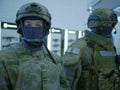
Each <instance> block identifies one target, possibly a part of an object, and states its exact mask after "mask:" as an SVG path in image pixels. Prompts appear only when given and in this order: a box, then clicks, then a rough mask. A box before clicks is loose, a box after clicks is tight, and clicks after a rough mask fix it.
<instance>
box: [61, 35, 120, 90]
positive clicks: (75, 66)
mask: <svg viewBox="0 0 120 90" xmlns="http://www.w3.org/2000/svg"><path fill="white" fill-rule="evenodd" d="M63 60H64V63H65V71H66V75H67V80H68V81H69V84H70V86H71V90H120V78H119V76H118V67H117V65H116V52H115V49H114V45H113V43H112V42H111V41H110V39H107V38H105V37H102V36H99V35H93V34H92V35H91V36H89V37H83V38H80V39H78V40H77V41H75V42H74V43H73V44H72V45H71V46H70V47H69V48H68V50H67V51H66V53H65V55H64V56H63Z"/></svg>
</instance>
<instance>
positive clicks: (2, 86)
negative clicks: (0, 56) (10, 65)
mask: <svg viewBox="0 0 120 90" xmlns="http://www.w3.org/2000/svg"><path fill="white" fill-rule="evenodd" d="M4 76H5V75H4V67H3V64H2V62H1V61H0V90H8V88H7V82H6V80H5V79H4Z"/></svg>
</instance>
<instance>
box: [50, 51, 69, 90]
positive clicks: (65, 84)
mask: <svg viewBox="0 0 120 90" xmlns="http://www.w3.org/2000/svg"><path fill="white" fill-rule="evenodd" d="M52 55H53V56H54V59H55V60H56V63H57V66H58V68H59V71H60V86H61V89H60V90H69V84H68V82H67V78H66V74H65V72H64V64H63V60H62V58H61V57H60V56H58V55H56V54H54V53H52Z"/></svg>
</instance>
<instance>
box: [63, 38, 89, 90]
mask: <svg viewBox="0 0 120 90" xmlns="http://www.w3.org/2000/svg"><path fill="white" fill-rule="evenodd" d="M86 45H87V44H86V42H85V41H84V40H83V39H80V40H77V41H75V42H74V43H73V44H72V45H71V46H70V47H69V48H68V50H67V51H66V53H65V54H64V56H63V61H64V69H65V73H66V76H67V80H68V82H69V85H70V87H71V89H74V90H75V86H76V83H77V82H78V80H79V77H80V75H81V70H82V64H81V62H82V60H81V58H82V56H83V53H84V51H85V48H86Z"/></svg>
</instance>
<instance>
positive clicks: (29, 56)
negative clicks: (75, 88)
mask: <svg viewBox="0 0 120 90" xmlns="http://www.w3.org/2000/svg"><path fill="white" fill-rule="evenodd" d="M52 55H53V57H54V59H55V61H56V63H57V64H54V63H53V62H52V60H51V59H50V58H49V56H48V54H47V52H46V50H45V49H44V47H43V50H41V51H37V52H31V51H30V50H28V49H25V48H23V47H22V46H21V44H15V45H12V46H11V47H9V48H8V49H6V50H2V51H1V52H0V90H68V85H67V81H66V76H65V74H64V72H63V62H62V60H61V58H60V57H59V56H57V55H56V54H53V53H52Z"/></svg>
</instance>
